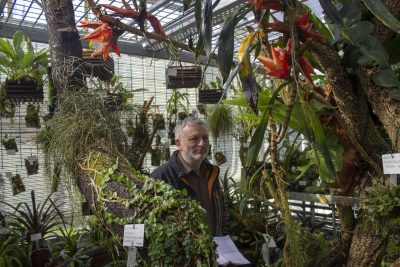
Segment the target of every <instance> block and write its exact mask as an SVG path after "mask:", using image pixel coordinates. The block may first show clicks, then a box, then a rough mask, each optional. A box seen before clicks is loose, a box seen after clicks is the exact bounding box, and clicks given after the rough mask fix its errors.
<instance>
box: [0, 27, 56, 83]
mask: <svg viewBox="0 0 400 267" xmlns="http://www.w3.org/2000/svg"><path fill="white" fill-rule="evenodd" d="M48 62H49V52H48V49H42V50H40V51H38V52H35V49H34V48H33V45H32V42H31V40H30V39H29V37H26V36H24V34H23V33H22V31H16V32H15V33H14V36H13V40H12V43H11V42H10V41H9V40H6V39H2V38H0V72H1V73H4V74H5V75H6V76H7V78H8V79H10V80H13V81H16V82H18V83H20V82H22V81H33V82H34V83H35V84H37V85H41V84H43V77H44V75H46V74H47V66H48Z"/></svg>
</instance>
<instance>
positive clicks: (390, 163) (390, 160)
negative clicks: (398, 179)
mask: <svg viewBox="0 0 400 267" xmlns="http://www.w3.org/2000/svg"><path fill="white" fill-rule="evenodd" d="M382 165H383V173H384V174H400V153H396V154H386V155H382Z"/></svg>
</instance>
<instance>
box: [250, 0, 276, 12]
mask: <svg viewBox="0 0 400 267" xmlns="http://www.w3.org/2000/svg"><path fill="white" fill-rule="evenodd" d="M249 3H250V4H252V5H254V6H255V8H256V11H258V10H259V9H260V8H263V9H267V10H270V9H273V10H276V11H283V5H282V1H280V0H249Z"/></svg>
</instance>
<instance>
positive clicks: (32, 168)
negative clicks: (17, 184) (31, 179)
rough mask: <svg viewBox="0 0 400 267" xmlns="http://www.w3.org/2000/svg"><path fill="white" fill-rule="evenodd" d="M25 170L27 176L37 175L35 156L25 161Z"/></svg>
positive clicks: (36, 159) (37, 167) (37, 162)
mask: <svg viewBox="0 0 400 267" xmlns="http://www.w3.org/2000/svg"><path fill="white" fill-rule="evenodd" d="M25 169H26V172H27V173H28V175H33V174H38V172H39V161H38V158H37V156H29V157H27V158H26V159H25Z"/></svg>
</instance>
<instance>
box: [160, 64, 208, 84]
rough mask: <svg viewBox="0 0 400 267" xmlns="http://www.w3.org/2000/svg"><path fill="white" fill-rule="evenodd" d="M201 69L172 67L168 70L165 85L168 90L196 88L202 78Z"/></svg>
mask: <svg viewBox="0 0 400 267" xmlns="http://www.w3.org/2000/svg"><path fill="white" fill-rule="evenodd" d="M202 74H203V72H202V70H201V67H197V66H170V67H168V68H167V70H166V75H165V83H166V85H167V89H177V88H196V87H198V86H199V85H200V82H201V77H202Z"/></svg>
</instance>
